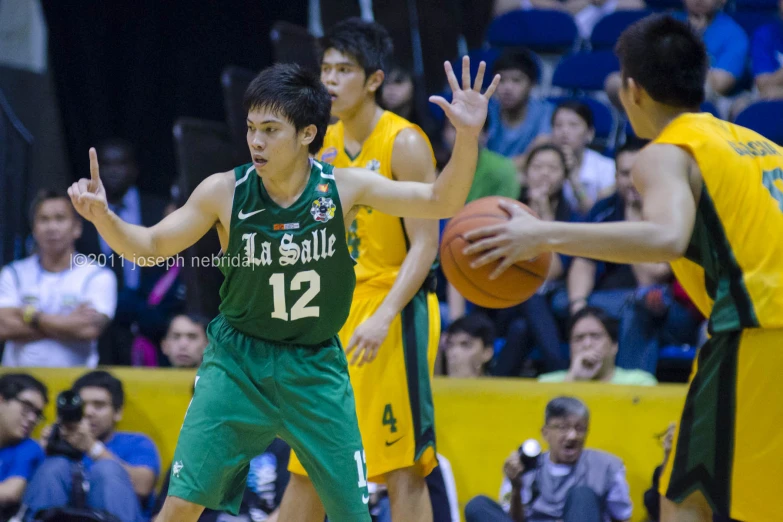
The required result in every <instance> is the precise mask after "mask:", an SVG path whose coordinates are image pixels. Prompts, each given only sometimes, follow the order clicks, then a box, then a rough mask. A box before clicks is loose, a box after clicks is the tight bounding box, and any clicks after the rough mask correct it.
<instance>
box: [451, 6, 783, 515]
mask: <svg viewBox="0 0 783 522" xmlns="http://www.w3.org/2000/svg"><path fill="white" fill-rule="evenodd" d="M616 52H617V54H618V56H619V58H620V65H621V73H622V78H623V86H622V89H621V91H620V99H621V101H622V104H623V107H624V108H625V110H626V113H627V114H628V117H629V119H630V121H631V125H632V126H633V128H634V131H635V132H636V134H637V135H639V136H640V137H642V138H649V139H652V140H653V142H652V143H651V144H650V145H648V146H647V147H646V148H645V149H643V150H642V151H641V152H640V153H639V156H638V158H637V160H636V163H635V165H634V168H633V172H632V177H633V181H634V185H635V186H636V188H637V189H638V190H639V192H640V193H641V195H642V204H643V213H644V221H642V222H638V223H627V222H626V223H607V224H583V225H569V224H561V223H554V222H552V223H548V222H541V221H539V220H537V219H535V218H532V217H530V216H528V215H527V214H526V213H523V212H522V213H520V212H515V210H514V208H513V207H509V208H508V210H509V211H510V212H512V214H514V217H513V218H512V219H511V220H510V221H509V222H508V223H507V224H503V225H500V226H495V227H488V228H485V229H483V230H477V231H474V232H472V233H471V234H470V235H469V236H468V237H469V239H470V240H473V241H475V242H474V244H473V245H471V246H470V247H468V248H467V249H466V253H468V254H475V255H476V256H477V258H476V261H475V263H476V265H482V264H485V263H489V262H494V261H496V260H498V259H502V261H501V262H500V263H499V265H498V269H497V270H496V272H502V270H504V269H505V268H506V267H508V266H509V265H510V264H511V263H514V262H516V261H518V260H522V259H530V258H532V257H534V256H536V255H538V254H539V253H541V252H544V251H552V252H561V253H563V254H568V255H572V256H581V257H588V258H593V259H599V260H605V261H611V262H615V263H628V264H633V263H644V262H652V263H655V262H670V263H671V266H672V269H673V271H674V274H675V275H676V277H677V278H678V280H679V281H680V282H681V283H682V285H683V287H684V288H685V290H686V291H687V292H688V294H689V295H690V297H691V298H692V299H693V301H694V302H695V303H696V304H697V305H698V306H699V308H700V309H701V310H702V312H703V313H704V314H705V315H706V316H708V317H709V334H710V338H709V340H708V341H707V342H706V343H705V344H704V346H703V347H702V348H701V349H700V350H699V354H698V356H697V358H696V361H694V370H695V371H694V373H693V376H692V379H691V382H690V387H689V391H688V394H687V398H686V399H685V406H684V410H683V413H682V417H681V419H680V422H679V423H678V429H677V434H676V436H675V440H674V443H673V448H674V451H673V453H672V455H671V456H670V458H669V459H668V461H667V465H666V467H665V468H664V471H663V473H662V475H661V481H660V492H661V494H662V499H661V520H663V521H664V522H675V521H676V522H691V521H712V520H713V519H712V513H715V514H717V515H718V516H719V517H722V518H720V519H721V520H726V517H730V518H732V519H735V520H740V521H743V522H770V521H780V520H783V502H781V499H780V495H781V491H783V478H782V477H781V469H783V429H781V419H783V148H781V147H779V146H777V145H775V144H773V143H771V142H770V141H769V140H767V139H765V138H763V137H762V136H760V135H758V134H756V133H755V132H752V131H750V130H748V129H745V128H743V127H739V126H737V125H733V124H731V123H727V122H724V121H721V120H718V119H716V118H714V117H712V116H710V115H708V114H699V113H698V107H699V105H700V103H701V102H702V100H703V98H704V83H705V79H706V71H707V67H708V59H707V55H706V52H705V50H704V46H703V44H702V42H701V40H700V38H699V37H698V36H696V35H695V34H694V33H693V32H691V30H690V29H689V27H688V26H687V25H684V24H683V23H680V22H678V21H675V20H674V19H672V18H669V17H665V16H653V17H649V18H645V19H643V20H641V21H639V22H637V23H635V24H634V25H632V26H631V27H629V28H628V29H627V30H626V31H625V32H624V33H623V34H622V36H621V37H620V39H619V41H618V43H617V47H616ZM711 512H712V513H711Z"/></svg>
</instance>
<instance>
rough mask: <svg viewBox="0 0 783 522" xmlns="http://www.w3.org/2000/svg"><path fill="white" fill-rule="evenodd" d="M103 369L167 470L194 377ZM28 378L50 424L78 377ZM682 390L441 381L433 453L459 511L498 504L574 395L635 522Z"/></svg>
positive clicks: (131, 425) (129, 424)
mask: <svg viewBox="0 0 783 522" xmlns="http://www.w3.org/2000/svg"><path fill="white" fill-rule="evenodd" d="M110 370H111V371H112V373H113V374H114V375H116V376H117V377H118V378H120V379H121V380H122V381H123V383H124V385H125V391H126V408H125V415H124V418H123V420H122V422H121V424H120V426H119V429H121V430H128V431H143V432H144V433H146V434H148V435H149V436H151V437H152V438H153V439H154V440H155V442H156V444H157V445H158V449H159V451H160V453H161V460H162V463H161V465H162V467H163V469H167V468H168V465H169V464H170V462H171V456H172V454H173V452H174V447H175V445H176V442H177V436H178V433H179V427H180V425H181V423H182V419H183V417H184V415H185V410H186V409H187V406H188V402H189V401H190V391H191V387H192V383H193V379H194V376H195V372H194V371H189V370H162V369H159V370H149V369H135V368H123V369H119V368H118V369H110ZM0 371H3V372H7V371H10V369H6V368H4V369H2V370H0ZM30 373H32V374H33V375H35V376H37V377H38V378H40V379H41V380H42V381H44V382H45V383H46V384H47V386H49V389H50V396H51V397H50V399H51V402H50V404H49V407H48V408H47V410H46V414H47V417H48V419H53V418H54V405H53V401H54V397H55V396H56V394H57V393H58V392H59V391H61V390H63V389H66V388H68V387H70V385H71V383H72V382H73V381H74V380H75V379H76V378H77V377H78V376H79V375H81V374H82V373H84V370H82V369H67V370H61V369H32V370H30ZM685 391H686V388H685V386H683V385H659V386H657V387H632V386H609V385H600V384H543V383H537V382H535V381H530V380H524V379H513V380H510V379H480V380H469V381H466V380H455V379H442V378H440V379H436V380H435V383H434V393H435V415H436V419H435V422H436V424H435V427H436V432H437V436H438V450H439V452H440V453H441V454H443V455H444V456H446V457H447V458H448V459H449V460H450V462H451V465H452V468H453V471H454V478H455V480H456V483H457V493H458V495H459V501H460V508H464V506H465V503H466V502H467V501H468V500H470V499H471V498H472V497H473V496H475V495H478V494H486V495H489V496H490V497H492V498H496V497H497V494H498V491H499V488H500V482H501V479H502V464H503V461H504V460H505V458H506V457H507V456H508V454H509V453H510V452H511V451H512V450H514V449H515V448H517V447H518V446H519V444H520V442H522V441H523V440H525V439H527V438H531V437H536V438H538V439H539V440H541V441H542V443H543V439H542V438H541V436H540V429H541V426H542V424H543V422H544V421H543V415H544V407H545V406H546V403H547V402H548V401H549V400H550V399H552V398H554V397H556V396H558V395H574V396H576V397H579V398H581V399H582V400H583V401H585V403H586V404H587V406H588V407H589V408H590V411H591V415H592V417H591V430H590V433H589V434H588V439H587V445H588V447H593V448H599V449H603V450H606V451H609V452H611V453H614V454H615V455H617V456H619V457H620V458H622V459H623V460H624V461H625V464H626V466H627V472H628V482H629V484H630V487H631V496H632V499H633V502H634V516H633V520H634V521H642V520H644V519H645V512H644V506H643V504H642V495H643V493H644V491H645V489H647V488H648V487H649V485H650V480H651V478H652V472H653V470H654V469H655V466H657V465H658V464H659V463H660V461H661V459H662V454H663V453H662V448H661V446H660V444H659V442H658V440H657V439H656V438H655V435H656V434H658V433H660V432H662V431H663V430H665V429H666V426H667V425H668V423H669V422H671V421H674V420H677V419H678V417H679V412H680V409H681V407H682V402H683V400H684V398H685ZM379 421H380V420H379Z"/></svg>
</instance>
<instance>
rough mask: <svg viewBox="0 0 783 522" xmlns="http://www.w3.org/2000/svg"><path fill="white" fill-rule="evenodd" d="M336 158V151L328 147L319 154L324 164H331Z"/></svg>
mask: <svg viewBox="0 0 783 522" xmlns="http://www.w3.org/2000/svg"><path fill="white" fill-rule="evenodd" d="M336 157H337V149H336V148H334V147H329V148H328V149H326V150H325V151H323V153H322V154H321V161H323V162H324V163H331V162H332V161H334V158H336Z"/></svg>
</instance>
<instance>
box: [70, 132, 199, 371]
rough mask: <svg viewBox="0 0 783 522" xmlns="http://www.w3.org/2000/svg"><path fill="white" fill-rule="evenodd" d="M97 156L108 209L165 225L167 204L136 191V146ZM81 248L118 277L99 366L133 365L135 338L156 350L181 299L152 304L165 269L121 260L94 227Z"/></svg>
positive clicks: (119, 145)
mask: <svg viewBox="0 0 783 522" xmlns="http://www.w3.org/2000/svg"><path fill="white" fill-rule="evenodd" d="M97 153H98V160H99V162H100V166H101V181H102V183H103V187H104V189H105V190H106V198H107V200H108V202H109V209H111V210H112V211H113V212H115V213H116V214H117V215H118V216H119V217H120V218H122V219H123V220H124V221H126V222H128V223H131V224H134V225H143V226H152V225H154V224H155V223H158V222H159V221H160V220H161V219H163V215H164V211H165V209H166V205H167V204H168V201H167V200H166V199H165V198H162V197H160V196H158V195H157V194H152V193H148V192H143V191H141V190H139V188H138V187H137V186H136V179H137V177H138V173H139V169H138V164H137V162H136V151H135V149H134V147H133V145H132V144H130V143H128V142H127V141H124V140H121V139H110V140H107V141H105V142H103V143H101V144H100V145H99V146H98V147H97ZM78 247H79V250H80V251H82V252H84V253H88V254H93V255H97V254H103V255H104V256H106V257H107V258H108V259H109V262H108V263H107V266H108V267H109V268H110V269H111V270H113V271H114V273H115V275H116V277H117V292H118V293H117V313H116V314H115V317H114V320H113V321H112V323H111V324H110V325H109V327H108V328H107V329H106V331H105V332H104V334H103V335H102V336H101V338H100V339H99V344H98V351H99V352H100V360H101V364H104V365H130V364H131V363H132V362H133V361H132V355H131V354H132V346H133V341H134V337H136V336H137V335H142V336H144V337H146V338H148V339H150V340H151V342H152V343H153V345H154V346H157V345H158V344H159V343H160V340H161V339H162V338H163V335H165V333H166V327H167V326H168V323H169V320H170V318H171V317H172V316H173V315H174V314H176V313H178V312H179V311H181V310H183V309H184V301H183V299H182V295H181V294H179V293H177V292H161V293H160V297H161V298H162V299H161V302H156V303H151V302H150V295H151V294H152V292H153V289H155V288H156V285H158V283H159V281H160V280H161V279H162V278H163V277H164V275H165V274H166V266H165V265H159V266H150V267H138V266H136V265H135V264H134V263H133V260H132V259H126V260H120V256H119V254H116V253H113V252H112V250H111V248H109V245H108V244H107V243H106V242H105V241H104V240H103V238H102V237H100V235H98V232H97V230H96V229H95V226H94V225H93V224H92V223H90V222H86V223H85V224H84V233H83V234H82V237H81V238H80V241H79V244H78ZM158 288H159V287H158Z"/></svg>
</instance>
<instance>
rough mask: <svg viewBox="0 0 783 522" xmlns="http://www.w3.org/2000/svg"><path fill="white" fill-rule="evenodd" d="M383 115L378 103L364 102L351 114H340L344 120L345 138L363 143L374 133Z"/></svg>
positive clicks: (348, 140)
mask: <svg viewBox="0 0 783 522" xmlns="http://www.w3.org/2000/svg"><path fill="white" fill-rule="evenodd" d="M382 115H383V109H381V108H380V107H379V106H378V104H376V103H374V102H373V103H363V104H361V105H360V106H359V107H358V108H357V109H356V110H355V111H353V112H351V113H350V114H345V115H340V120H341V121H342V122H343V129H344V130H343V138H344V139H345V141H347V142H354V143H358V144H360V145H361V144H362V143H364V142H365V140H366V139H367V138H368V137H369V136H370V134H372V131H373V130H374V129H375V126H376V125H378V120H380V119H381V116H382Z"/></svg>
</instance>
